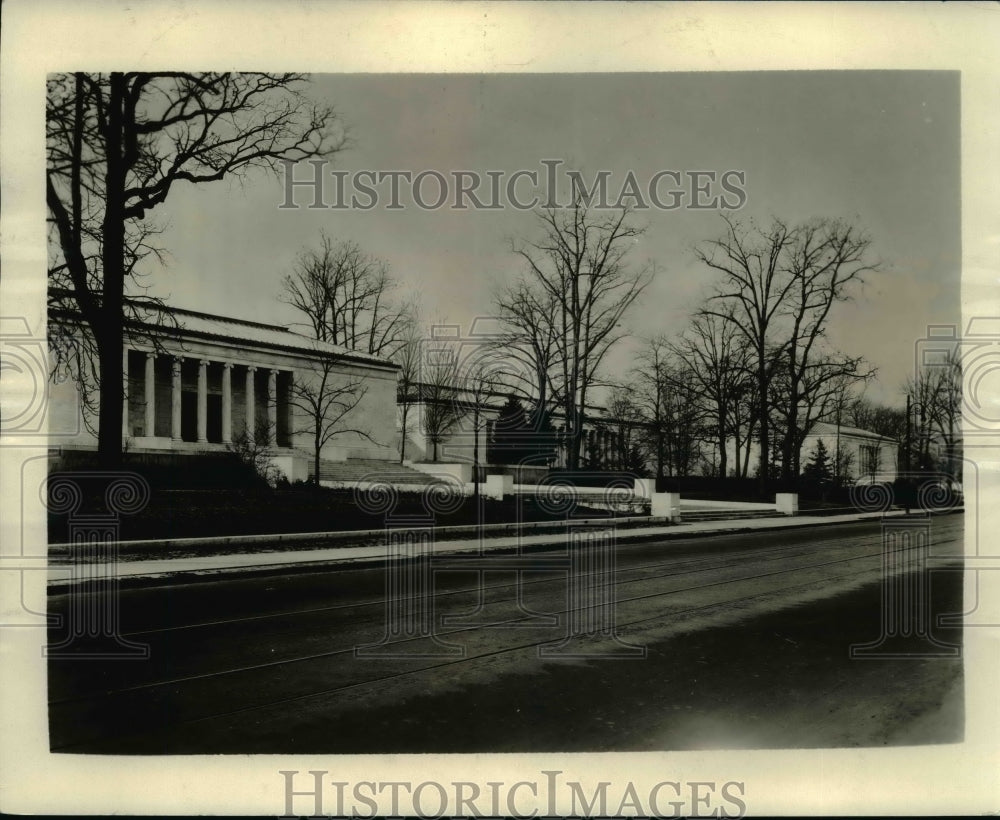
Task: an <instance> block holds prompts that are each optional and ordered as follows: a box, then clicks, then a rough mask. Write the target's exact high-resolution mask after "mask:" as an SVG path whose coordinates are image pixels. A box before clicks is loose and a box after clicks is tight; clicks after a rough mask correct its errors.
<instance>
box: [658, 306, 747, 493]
mask: <svg viewBox="0 0 1000 820" xmlns="http://www.w3.org/2000/svg"><path fill="white" fill-rule="evenodd" d="M670 351H671V353H672V354H673V356H674V358H675V359H677V360H678V361H682V362H686V363H687V365H688V369H689V370H690V375H691V378H692V379H693V380H694V382H695V384H696V385H697V388H698V398H699V402H700V403H701V404H702V406H703V407H704V410H705V415H706V421H707V424H708V426H709V427H710V428H711V429H712V431H713V433H714V436H715V441H716V444H717V445H718V451H719V462H718V471H719V475H720V476H721V477H723V478H725V477H726V476H727V475H728V474H729V469H728V466H729V465H728V456H727V445H728V442H729V440H730V438H731V437H732V438H733V439H735V440H737V441H739V439H740V434H741V432H742V431H741V430H740V422H741V418H740V415H739V410H740V404H739V400H740V398H741V397H742V396H743V394H744V393H745V392H746V390H747V388H748V384H747V382H748V378H749V375H750V357H749V355H748V353H747V348H746V345H745V344H744V341H743V339H742V337H741V336H740V334H739V332H738V331H737V328H736V325H735V324H734V323H733V321H732V320H731V318H721V317H719V316H718V315H716V314H715V313H696V314H695V316H694V318H693V319H692V321H691V324H690V326H689V327H688V329H687V330H686V331H685V332H684V333H683V334H682V335H681V337H680V339H679V340H678V341H676V342H674V343H673V344H671V345H670ZM736 459H737V463H738V462H739V455H738V453H737V455H736Z"/></svg>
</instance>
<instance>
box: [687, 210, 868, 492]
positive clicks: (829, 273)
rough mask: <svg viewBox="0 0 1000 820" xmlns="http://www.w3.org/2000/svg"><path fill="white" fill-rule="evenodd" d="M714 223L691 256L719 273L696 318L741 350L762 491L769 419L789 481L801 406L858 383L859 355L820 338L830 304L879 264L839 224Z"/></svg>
mask: <svg viewBox="0 0 1000 820" xmlns="http://www.w3.org/2000/svg"><path fill="white" fill-rule="evenodd" d="M723 220H724V221H725V224H726V230H725V232H724V233H723V235H722V236H721V237H720V238H718V239H715V240H712V241H710V242H707V243H704V244H703V245H701V246H699V247H698V248H696V250H695V253H696V255H697V257H698V259H699V260H700V261H701V262H702V263H704V264H705V265H707V266H708V267H709V268H711V269H712V270H715V271H718V272H719V273H721V274H722V278H721V280H720V282H719V284H718V285H717V287H716V289H715V292H714V293H713V294H712V296H711V297H710V299H709V304H708V306H707V307H706V308H705V309H704V311H703V312H704V313H705V314H706V315H712V316H716V317H717V318H719V319H721V320H723V321H725V322H729V323H731V324H733V325H734V326H735V327H736V328H737V329H738V331H739V333H740V335H741V336H742V337H743V339H744V340H745V343H746V346H747V348H748V350H749V353H750V356H751V359H752V365H751V368H752V371H753V374H754V379H755V385H754V388H755V389H754V393H755V396H756V400H757V412H756V413H755V416H756V423H757V426H758V431H759V436H758V438H759V442H760V454H761V468H760V480H761V491H762V492H763V491H764V490H765V488H766V485H767V482H768V480H769V478H771V460H772V453H773V451H774V449H775V448H774V447H773V444H774V442H773V441H772V438H771V434H772V428H773V426H774V424H775V421H777V422H778V424H779V425H780V427H781V430H780V436H779V441H780V445H781V446H780V460H781V463H782V475H783V478H785V479H793V478H794V477H795V476H796V475H797V471H798V466H799V450H800V449H801V441H802V438H803V436H804V432H805V431H804V426H803V423H802V419H800V415H801V413H802V411H803V408H804V407H806V406H815V405H816V404H817V402H818V401H819V400H820V398H821V397H822V394H823V390H824V389H825V387H824V386H825V385H828V384H829V383H830V381H831V380H832V379H837V378H844V377H849V378H859V379H863V378H866V377H867V374H868V372H869V371H867V370H866V369H865V367H864V364H863V361H862V360H861V359H860V358H851V357H846V356H843V355H841V354H837V353H836V352H834V351H831V350H830V349H829V348H828V347H827V346H826V345H825V338H826V330H827V326H828V320H829V317H830V313H831V310H832V308H833V306H834V305H835V304H836V303H838V302H842V301H845V300H846V299H848V298H849V297H850V294H851V286H852V285H853V284H855V283H860V282H861V281H862V280H863V277H864V275H865V274H867V273H869V272H871V271H874V270H877V268H878V266H877V265H876V264H875V263H874V262H871V261H869V252H870V246H871V241H870V239H869V238H868V237H867V236H866V235H865V234H863V233H862V232H860V231H859V230H858V229H857V228H855V227H854V226H852V225H850V224H848V223H846V222H843V221H840V220H828V219H818V220H812V221H810V222H805V223H802V224H800V225H798V226H789V225H787V224H786V223H784V222H783V221H781V220H780V219H775V220H773V221H772V223H771V224H770V225H769V226H768V227H767V228H760V227H758V226H757V225H755V224H754V223H752V222H751V223H750V224H749V226H746V225H743V224H741V223H739V222H737V221H735V220H733V219H731V218H729V217H726V216H723ZM779 374H780V379H778V380H777V381H776V378H777V377H778V376H779ZM810 391H812V392H813V393H814V394H815V395H812V396H810V395H809V392H810ZM772 411H775V413H776V414H777V415H776V418H775V417H773V416H772Z"/></svg>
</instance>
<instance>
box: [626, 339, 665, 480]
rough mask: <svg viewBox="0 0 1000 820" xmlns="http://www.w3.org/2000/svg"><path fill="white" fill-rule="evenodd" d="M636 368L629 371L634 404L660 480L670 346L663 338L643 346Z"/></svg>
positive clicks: (652, 340)
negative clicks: (644, 427)
mask: <svg viewBox="0 0 1000 820" xmlns="http://www.w3.org/2000/svg"><path fill="white" fill-rule="evenodd" d="M637 359H638V364H637V365H636V367H634V368H633V369H632V378H633V383H632V384H633V388H634V389H633V394H634V399H635V402H636V404H637V406H638V408H639V410H640V412H641V413H642V415H643V417H644V418H645V420H646V423H647V427H646V429H647V431H648V433H649V435H650V436H651V438H652V441H651V442H650V450H651V454H652V461H653V462H654V464H655V465H656V468H655V469H656V477H657V478H661V479H662V478H663V476H664V467H665V465H666V461H667V435H668V427H667V425H668V423H669V406H668V405H669V401H668V397H667V391H668V390H669V387H668V385H667V371H668V368H669V366H670V346H669V343H668V342H667V340H666V339H665V338H664V337H663V336H657V337H655V338H653V339H649V340H648V341H647V342H645V345H644V347H643V348H642V349H641V350H640V352H639V354H638V357H637Z"/></svg>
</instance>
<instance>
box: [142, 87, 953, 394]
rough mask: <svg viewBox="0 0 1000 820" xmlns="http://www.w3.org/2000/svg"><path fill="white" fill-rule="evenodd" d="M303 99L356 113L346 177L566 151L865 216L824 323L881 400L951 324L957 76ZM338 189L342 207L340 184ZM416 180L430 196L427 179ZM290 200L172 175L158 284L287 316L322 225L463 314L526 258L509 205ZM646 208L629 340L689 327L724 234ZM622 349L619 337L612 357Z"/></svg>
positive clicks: (784, 205) (448, 168) (410, 90)
mask: <svg viewBox="0 0 1000 820" xmlns="http://www.w3.org/2000/svg"><path fill="white" fill-rule="evenodd" d="M311 94H312V95H313V96H314V97H315V98H316V99H317V100H318V101H322V102H329V103H332V104H333V105H335V106H336V108H337V110H338V111H339V112H340V114H341V116H342V118H343V119H344V121H345V122H346V123H348V124H349V126H350V129H351V132H352V135H353V138H354V145H353V147H352V148H351V149H350V150H348V151H345V152H343V153H341V154H339V155H338V156H337V158H336V160H335V162H334V167H335V168H337V169H339V170H342V171H346V172H348V174H349V175H353V174H354V173H355V172H357V171H361V170H374V171H386V170H408V171H412V172H413V173H414V174H416V173H419V172H420V171H424V170H431V171H437V172H439V173H442V174H445V175H450V174H452V173H453V172H454V171H457V170H469V171H474V172H478V173H480V174H484V175H485V173H486V171H488V170H494V171H503V172H505V174H507V175H509V174H512V173H513V172H514V171H516V170H519V169H526V170H534V171H537V172H539V173H542V172H544V168H543V166H542V165H541V161H542V160H543V159H562V160H564V161H565V163H566V165H565V167H566V168H579V169H581V170H582V171H583V172H584V174H585V176H586V177H587V178H590V177H592V176H593V175H594V174H595V173H596V172H597V171H599V170H607V171H610V172H611V176H610V179H609V188H610V189H611V190H612V191H614V192H615V194H617V191H618V189H619V188H620V186H621V184H622V183H623V182H624V180H625V177H626V174H627V173H628V172H629V171H631V172H633V173H634V175H635V177H636V178H637V180H639V182H640V183H641V184H642V185H643V186H645V185H646V182H647V181H648V180H649V179H650V178H651V177H652V176H653V175H654V174H656V173H657V172H658V171H661V170H677V171H681V172H685V171H692V170H707V171H715V172H716V173H718V174H722V173H723V172H725V171H728V170H739V171H743V172H745V174H746V177H745V179H746V182H745V185H744V186H743V187H744V190H745V192H746V204H745V206H744V207H743V208H742V209H741V210H740V211H739V212H738V213H737V216H738V218H740V219H749V218H751V217H752V218H755V219H758V220H768V219H769V218H770V217H771V216H772V215H773V216H778V217H781V218H783V219H785V220H787V221H790V222H797V221H801V220H805V219H809V218H812V217H843V218H848V219H851V220H854V221H856V222H857V224H859V225H860V226H862V227H863V228H864V229H866V230H867V231H868V232H870V234H871V236H872V238H873V249H874V253H875V255H876V256H877V257H878V258H879V259H881V260H882V262H883V264H884V267H885V270H884V271H883V272H882V273H879V274H877V275H873V276H872V277H871V279H870V282H869V284H868V285H867V286H866V288H865V289H864V290H863V292H861V293H860V294H859V298H858V299H857V300H856V301H855V302H854V303H853V304H847V305H841V306H838V307H839V312H838V314H837V315H835V316H833V318H832V320H831V333H830V337H831V341H832V342H833V343H834V344H836V345H837V346H838V347H839V348H840V349H842V350H844V351H845V352H848V353H851V354H861V355H864V356H865V357H866V358H867V359H868V360H869V361H870V362H871V363H872V364H874V365H876V366H877V367H878V369H879V374H880V378H879V384H877V385H874V386H873V387H872V388H871V389H870V393H871V395H872V396H873V398H876V399H880V400H885V401H889V402H892V403H898V402H900V401H901V395H900V392H899V389H900V386H901V383H902V381H903V380H904V379H905V378H906V376H907V375H908V374H909V373H910V372H911V371H912V368H913V345H914V342H915V341H916V340H917V339H919V338H921V337H922V336H923V335H924V333H925V330H926V326H927V325H928V324H943V323H952V322H956V321H958V318H959V285H960V219H961V214H960V189H959V184H960V176H959V156H960V153H959V152H960V146H959V75H958V73H957V72H948V73H944V72H936V73H930V72H781V73H756V72H754V73H690V74H606V75H572V74H565V75H553V74H549V75H525V74H517V75H497V74H490V75H475V76H469V75H398V74H396V75H321V76H314V77H313V81H312V90H311ZM299 173H300V174H302V175H303V176H305V175H307V174H306V169H301V170H300V172H299ZM505 179H506V177H505ZM667 184H669V180H667ZM379 188H380V190H381V191H383V192H386V191H387V190H388V188H387V186H386V185H383V186H379ZM530 188H531V186H530V184H527V183H525V184H522V185H519V187H518V191H519V192H524V194H525V195H528V194H529V193H530V192H529V189H530ZM715 190H716V191H717V192H719V193H725V192H724V191H721V190H720V189H718V188H716V189H715ZM327 191H328V195H327V199H328V201H333V199H334V193H335V188H334V183H333V180H332V178H330V180H329V186H328V188H327ZM424 191H425V196H429V197H430V198H434V195H435V194H436V185H435V184H434V183H433V182H428V184H427V187H426V188H425V189H424ZM487 194H488V190H487V189H485V188H484V189H483V190H482V192H481V196H486V195H487ZM282 198H283V185H282V183H281V181H280V180H275V179H268V178H265V177H263V176H259V177H254V178H252V179H251V180H249V181H248V182H247V184H246V185H244V186H242V187H241V186H240V185H239V184H236V183H228V182H222V183H217V184H214V185H199V186H186V187H178V188H175V190H174V191H173V192H172V193H171V196H170V199H169V200H168V202H167V203H166V204H165V205H164V206H163V207H162V208H161V210H160V213H159V216H160V217H161V218H162V219H163V220H164V221H165V222H166V223H167V225H168V227H167V230H166V232H165V233H164V234H163V236H162V237H161V242H162V244H163V245H164V246H165V247H166V248H167V249H168V250H169V252H170V254H171V257H170V259H169V260H168V262H167V271H166V272H162V271H157V272H155V273H154V277H153V279H154V281H155V287H154V291H155V292H157V293H159V294H160V295H164V296H167V297H168V298H169V301H170V302H171V303H173V304H175V305H177V306H180V307H188V308H192V309H199V310H204V311H208V312H217V313H222V314H227V315H231V316H236V317H241V318H248V319H256V320H260V321H274V322H279V323H290V322H293V321H295V315H294V313H293V312H292V311H291V309H290V308H288V307H286V306H283V305H281V304H280V303H279V302H278V300H277V296H278V293H279V284H280V280H281V277H282V276H283V275H284V274H285V273H287V272H288V271H289V270H290V268H291V264H292V261H293V259H294V257H295V255H296V254H297V253H298V252H299V251H300V250H302V249H303V248H305V247H307V246H309V245H311V244H313V245H314V244H316V243H317V242H318V239H319V235H320V232H321V231H326V232H328V233H329V234H330V235H332V236H334V237H335V238H345V239H352V240H354V241H356V242H357V243H359V244H360V245H361V246H362V247H363V248H364V249H365V250H367V251H368V252H370V253H372V254H374V255H376V256H378V257H380V258H382V259H384V260H385V261H386V262H388V263H389V265H390V267H391V269H392V272H393V275H394V276H395V277H396V278H397V279H398V280H399V281H400V283H401V285H402V287H403V288H404V289H412V290H414V291H417V292H418V293H419V294H420V301H421V303H422V307H423V312H424V315H425V317H427V318H429V319H433V318H442V319H445V320H447V321H449V322H454V323H460V324H462V325H467V324H468V323H469V322H470V321H471V320H472V319H473V317H475V316H477V315H489V314H490V312H491V299H490V297H491V293H492V292H493V290H494V289H495V288H496V287H497V286H498V285H499V284H502V283H503V282H506V281H509V280H510V279H511V278H512V277H513V276H515V275H516V274H517V273H518V271H519V270H520V267H519V263H518V259H517V258H516V257H515V256H514V255H513V254H511V252H510V249H509V243H508V238H509V237H519V236H528V237H530V236H532V235H534V233H535V231H536V224H535V217H534V216H533V215H532V213H531V212H530V211H521V210H516V209H514V208H506V209H503V210H483V211H477V210H465V211H456V210H453V209H450V208H441V209H439V210H434V211H428V210H422V209H419V208H415V207H406V208H404V209H402V210H387V209H386V208H385V207H384V205H385V204H388V202H387V200H383V201H382V202H380V204H379V206H378V207H376V208H374V209H371V210H353V209H346V210H311V209H307V208H304V207H303V208H299V209H290V210H280V209H279V208H278V205H279V204H280V203H281V201H282ZM298 200H299V201H300V202H302V203H303V204H306V203H307V202H308V201H310V197H309V196H308V195H306V194H304V193H299V194H298ZM638 221H639V222H641V223H643V224H645V225H646V226H647V230H646V233H645V235H644V236H643V237H642V239H641V240H640V241H639V242H637V243H636V245H635V247H634V248H633V249H632V250H631V252H630V259H631V261H632V262H633V263H634V264H635V265H637V266H640V265H643V264H645V263H646V262H648V261H652V262H654V263H655V264H656V267H657V275H656V279H655V281H654V283H653V285H652V286H651V287H650V289H649V290H648V291H647V292H646V294H645V295H644V297H643V298H642V299H641V302H640V303H639V304H637V305H636V306H635V308H634V309H633V311H632V312H631V313H630V314H629V316H628V322H627V323H628V325H629V327H630V329H631V330H632V331H633V332H634V333H635V334H638V335H653V334H656V333H668V334H671V333H675V332H678V331H680V330H682V329H683V327H684V325H685V322H686V316H687V314H688V312H689V311H690V310H691V309H692V308H693V307H694V306H696V305H697V304H698V302H699V299H700V297H701V295H702V294H703V293H704V291H705V289H706V287H707V286H708V285H709V284H710V282H711V281H713V277H712V274H711V273H710V272H709V271H707V270H706V269H704V268H703V267H701V266H700V265H699V264H698V263H697V262H696V261H695V259H694V257H693V255H692V253H691V248H692V245H693V244H695V243H696V242H698V241H702V240H705V239H709V238H712V237H714V236H716V235H718V234H719V231H720V227H721V226H722V223H721V219H720V216H719V211H717V210H713V209H708V210H698V211H695V210H690V209H679V210H672V211H663V210H658V209H655V208H651V209H650V210H647V211H644V212H642V213H641V214H639V215H638ZM628 359H629V356H628V347H627V346H626V347H624V348H623V349H622V350H621V351H620V352H619V353H618V354H617V355H616V357H615V359H614V360H613V361H612V362H611V365H612V368H611V369H612V370H613V371H615V372H617V373H621V372H623V371H624V370H625V369H627V365H628Z"/></svg>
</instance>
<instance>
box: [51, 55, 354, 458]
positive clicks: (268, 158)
mask: <svg viewBox="0 0 1000 820" xmlns="http://www.w3.org/2000/svg"><path fill="white" fill-rule="evenodd" d="M305 79H306V78H305V77H304V76H303V75H299V74H228V73H221V74H219V73H205V74H187V73H180V72H165V73H146V72H112V73H111V74H106V75H105V74H88V73H82V72H78V73H75V74H59V75H55V76H53V77H51V78H50V79H49V81H48V93H47V97H46V119H47V128H46V135H47V156H48V162H47V174H46V201H47V204H48V211H49V215H50V218H51V220H52V224H53V227H54V239H55V241H56V250H55V251H54V253H53V256H54V259H53V262H52V264H51V266H50V267H51V268H52V270H53V271H55V272H56V273H55V274H54V275H55V276H56V277H57V278H56V283H57V284H61V283H64V282H68V283H69V284H70V286H71V290H72V293H73V297H72V299H73V306H74V307H75V309H76V310H78V311H79V314H80V316H81V318H82V321H83V326H84V327H85V329H86V330H87V332H89V334H90V335H91V337H92V339H93V345H94V350H95V352H96V355H97V359H98V367H97V369H96V372H97V373H99V374H102V377H101V378H100V386H99V393H100V410H99V424H98V427H99V429H98V452H99V454H100V457H101V459H102V461H104V462H105V463H107V464H114V463H117V462H118V461H120V459H121V452H122V398H123V392H122V391H123V385H122V380H121V379H120V378H117V377H116V378H106V376H107V374H111V373H115V374H118V373H120V372H121V357H122V341H123V338H124V334H125V331H126V315H125V309H124V303H125V297H126V295H127V293H128V289H129V285H130V283H131V281H132V279H133V277H134V273H135V267H134V264H135V260H136V259H137V257H138V256H140V255H141V251H139V250H137V248H139V247H140V246H141V245H142V244H143V242H144V238H145V237H146V236H148V235H149V230H148V227H147V225H148V223H146V222H145V219H146V217H147V216H148V215H149V214H150V212H152V211H154V210H155V209H156V208H157V207H158V206H159V205H161V204H162V203H163V202H164V201H166V199H167V197H168V196H169V194H170V192H171V190H173V187H174V185H175V184H177V183H182V182H186V183H192V184H198V183H203V182H213V181H217V180H221V179H224V178H226V177H232V176H235V177H237V178H241V179H242V178H245V177H246V176H247V175H249V174H250V173H251V172H252V171H261V170H262V171H265V172H266V171H274V170H275V167H276V164H277V163H278V162H279V161H281V160H290V161H297V160H303V159H308V158H311V157H322V156H328V155H330V154H332V153H333V152H335V151H337V150H339V149H340V148H342V147H343V146H344V144H345V136H344V133H343V131H342V130H340V129H339V128H338V127H337V126H338V121H337V118H336V116H335V114H334V112H333V111H332V110H331V109H329V108H322V107H317V106H315V105H313V104H312V103H310V102H309V101H308V99H307V98H306V96H305V95H304V93H303V92H302V90H301V89H302V85H303V83H304V82H305Z"/></svg>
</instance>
